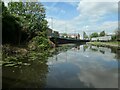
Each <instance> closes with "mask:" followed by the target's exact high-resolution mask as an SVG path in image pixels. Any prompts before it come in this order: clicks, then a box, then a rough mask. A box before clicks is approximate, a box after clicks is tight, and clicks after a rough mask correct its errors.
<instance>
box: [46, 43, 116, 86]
mask: <svg viewBox="0 0 120 90" xmlns="http://www.w3.org/2000/svg"><path fill="white" fill-rule="evenodd" d="M111 51H112V49H111V48H106V47H96V46H89V45H80V46H75V47H73V48H71V49H68V50H67V51H65V52H64V51H63V52H60V53H59V54H58V55H57V61H56V60H55V59H56V57H55V56H53V57H52V58H51V57H50V58H49V59H48V65H49V73H48V75H47V84H46V87H60V88H61V87H62V88H63V87H64V88H93V87H95V88H117V87H118V62H117V59H116V58H115V56H116V55H117V53H111ZM83 52H84V53H83Z"/></svg>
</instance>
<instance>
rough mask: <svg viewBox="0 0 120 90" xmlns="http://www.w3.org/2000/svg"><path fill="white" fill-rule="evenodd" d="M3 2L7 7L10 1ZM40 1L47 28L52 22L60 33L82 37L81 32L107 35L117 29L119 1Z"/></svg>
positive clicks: (54, 28)
mask: <svg viewBox="0 0 120 90" xmlns="http://www.w3.org/2000/svg"><path fill="white" fill-rule="evenodd" d="M3 1H5V5H7V3H8V2H9V1H10V0H3ZM13 1H19V0H13ZM23 1H24V0H23ZM38 1H39V0H38ZM40 1H41V2H42V4H43V5H44V7H45V8H46V19H47V21H48V26H49V27H50V28H52V21H53V28H52V29H53V30H55V31H59V32H60V33H80V34H81V35H82V34H83V31H85V32H86V33H87V34H91V33H93V32H98V33H99V32H101V31H103V30H104V31H105V32H106V33H108V34H111V33H112V34H113V33H114V31H115V29H117V28H118V1H119V0H77V2H75V1H76V0H66V1H65V0H40ZM51 17H52V18H53V20H52V19H51Z"/></svg>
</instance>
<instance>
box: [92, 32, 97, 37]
mask: <svg viewBox="0 0 120 90" xmlns="http://www.w3.org/2000/svg"><path fill="white" fill-rule="evenodd" d="M93 37H98V33H97V32H94V33H92V34H91V35H90V38H93Z"/></svg>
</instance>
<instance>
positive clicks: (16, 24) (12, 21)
mask: <svg viewBox="0 0 120 90" xmlns="http://www.w3.org/2000/svg"><path fill="white" fill-rule="evenodd" d="M19 32H21V25H20V18H18V17H15V16H13V15H11V14H10V13H9V11H8V9H7V7H5V5H4V3H3V2H2V39H3V44H4V43H11V44H18V43H19Z"/></svg>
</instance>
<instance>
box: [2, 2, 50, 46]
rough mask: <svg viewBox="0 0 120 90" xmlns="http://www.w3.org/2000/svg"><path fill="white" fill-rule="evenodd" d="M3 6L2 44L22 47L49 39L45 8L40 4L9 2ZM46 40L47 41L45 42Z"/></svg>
mask: <svg viewBox="0 0 120 90" xmlns="http://www.w3.org/2000/svg"><path fill="white" fill-rule="evenodd" d="M1 6H2V43H3V44H13V45H21V44H26V43H28V42H29V41H31V40H32V39H33V38H34V39H33V40H38V42H39V43H44V42H43V41H46V39H47V33H46V30H47V28H48V26H47V20H46V19H45V15H46V14H45V8H44V7H43V5H42V4H41V3H38V2H9V3H8V6H7V7H6V6H5V5H4V2H1ZM44 39H45V40H44Z"/></svg>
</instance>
